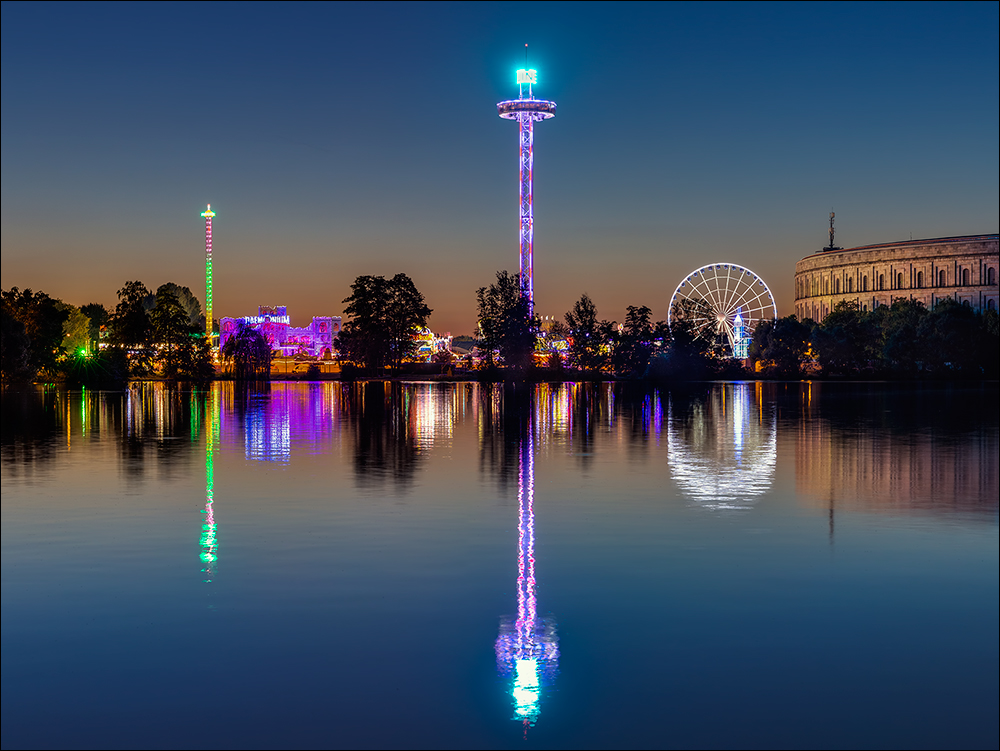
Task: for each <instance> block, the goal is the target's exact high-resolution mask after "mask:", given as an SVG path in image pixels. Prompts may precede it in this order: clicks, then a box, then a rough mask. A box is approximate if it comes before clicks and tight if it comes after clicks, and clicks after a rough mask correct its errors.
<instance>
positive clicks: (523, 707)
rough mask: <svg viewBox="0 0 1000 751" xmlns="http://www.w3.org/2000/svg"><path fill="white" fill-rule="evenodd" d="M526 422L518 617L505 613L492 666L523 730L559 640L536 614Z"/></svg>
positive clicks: (551, 670)
mask: <svg viewBox="0 0 1000 751" xmlns="http://www.w3.org/2000/svg"><path fill="white" fill-rule="evenodd" d="M533 443H534V441H533V431H532V426H531V424H530V423H529V425H528V429H527V435H526V436H525V437H524V438H523V439H522V441H521V446H520V458H519V462H518V473H517V507H518V520H517V620H515V621H513V622H512V621H511V619H510V618H509V617H508V618H504V619H503V620H502V621H501V622H500V635H499V636H498V637H497V641H496V653H497V669H498V670H499V672H500V675H502V676H503V677H504V678H512V679H513V686H512V687H511V695H512V697H513V699H514V717H513V718H512V719H514V720H519V721H521V722H523V723H524V727H525V732H527V728H528V726H530V725H534V724H535V720H537V719H538V713H539V706H538V705H539V699H540V698H541V688H542V681H543V680H544V681H549V680H551V679H552V678H554V677H555V675H556V672H557V669H558V663H559V642H558V637H557V636H556V627H555V621H554V620H553V619H551V618H545V619H540V618H539V617H538V603H537V599H536V596H535V511H534V499H535V464H534V461H535V460H534V452H533V448H534V445H533Z"/></svg>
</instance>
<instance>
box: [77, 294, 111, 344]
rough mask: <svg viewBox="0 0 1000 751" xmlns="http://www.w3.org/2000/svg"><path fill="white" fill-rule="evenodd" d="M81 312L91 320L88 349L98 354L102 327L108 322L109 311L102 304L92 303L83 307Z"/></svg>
mask: <svg viewBox="0 0 1000 751" xmlns="http://www.w3.org/2000/svg"><path fill="white" fill-rule="evenodd" d="M80 311H81V312H82V313H83V314H84V315H85V316H87V318H88V319H89V320H90V343H89V346H88V347H87V349H88V350H90V351H91V352H97V350H98V349H99V348H100V344H101V327H102V326H103V325H104V324H106V323H107V322H108V315H109V314H108V309H107V308H105V307H104V306H103V305H101V304H100V303H96V302H92V303H89V304H87V305H84V306H82V307H81V308H80Z"/></svg>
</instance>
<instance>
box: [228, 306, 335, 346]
mask: <svg viewBox="0 0 1000 751" xmlns="http://www.w3.org/2000/svg"><path fill="white" fill-rule="evenodd" d="M340 320H341V319H340V316H313V319H312V323H311V324H310V325H308V326H305V327H304V328H295V327H293V326H291V325H290V322H291V319H290V317H289V315H288V309H287V307H286V306H284V305H278V306H275V307H273V308H272V307H268V306H265V305H261V306H260V307H259V308H258V309H257V315H255V316H244V317H243V318H223V319H222V321H221V322H220V324H219V327H220V331H219V347H220V348H221V347H225V346H226V341H227V340H228V339H229V337H231V336H232V335H233V334H234V333H236V328H237V326H238V325H239V324H240V323H241V322H243V323H248V324H250V325H251V326H253V327H254V328H255V329H257V331H259V332H260V333H261V334H262V335H263V336H264V339H265V340H266V341H267V344H268V346H269V347H270V348H271V350H272V351H276V352H277V353H278V355H280V356H282V357H290V356H292V355H305V356H307V357H317V358H319V357H331V356H333V353H334V347H333V340H334V339H335V338H336V337H337V335H338V334H340Z"/></svg>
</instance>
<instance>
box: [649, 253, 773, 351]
mask: <svg viewBox="0 0 1000 751" xmlns="http://www.w3.org/2000/svg"><path fill="white" fill-rule="evenodd" d="M682 300H695V301H704V302H705V303H706V304H705V305H702V306H698V307H696V308H694V309H693V311H692V312H693V318H692V320H693V322H694V324H695V331H696V332H698V333H700V332H702V331H704V330H705V328H707V327H712V329H713V330H714V331H715V333H716V334H717V335H721V334H725V335H726V338H727V339H728V340H729V346H730V348H731V351H732V355H733V357H739V358H743V357H746V356H747V347H748V346H749V344H750V338H751V335H752V334H753V330H754V327H755V326H756V325H757V323H758V322H760V321H761V320H763V319H765V318H770V319H775V318H777V317H778V308H777V306H776V305H775V304H774V296H773V295H771V290H770V289H768V287H767V284H765V283H764V280H763V279H761V278H760V277H759V276H757V274H755V273H754V272H752V271H751V270H750V269H747V268H744V267H742V266H739V265H737V264H735V263H713V264H709V265H708V266H702V267H701V268H700V269H697V270H696V271H692V272H691V273H690V274H688V275H687V276H686V277H685V278H684V279H683V280H681V283H680V284H678V285H677V289H675V290H674V296H673V297H671V298H670V308H669V309H668V311H667V323H668V324H670V325H673V319H674V315H675V305H676V304H677V303H679V302H681V301H682Z"/></svg>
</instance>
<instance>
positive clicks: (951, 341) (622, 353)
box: [0, 271, 1000, 384]
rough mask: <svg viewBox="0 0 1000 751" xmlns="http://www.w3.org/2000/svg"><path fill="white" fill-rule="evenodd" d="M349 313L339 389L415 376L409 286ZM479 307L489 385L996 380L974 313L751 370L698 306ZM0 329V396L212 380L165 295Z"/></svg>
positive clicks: (769, 340)
mask: <svg viewBox="0 0 1000 751" xmlns="http://www.w3.org/2000/svg"><path fill="white" fill-rule="evenodd" d="M343 303H344V305H345V307H344V313H345V315H346V316H348V317H349V319H348V321H347V322H346V324H345V325H344V326H343V329H342V331H341V332H340V334H339V336H338V337H337V339H336V340H335V345H336V349H337V357H338V359H339V360H340V363H341V366H342V372H343V374H344V376H346V377H351V376H352V375H354V374H361V375H369V376H371V375H375V376H384V375H388V374H392V373H400V372H403V371H405V370H406V369H407V368H409V367H410V365H409V364H410V363H411V362H412V361H413V360H414V359H416V354H417V347H418V342H417V340H416V338H415V335H416V333H417V332H419V331H420V330H422V329H423V328H424V327H426V325H427V320H428V318H429V317H430V315H431V312H432V310H431V308H429V307H428V306H427V304H426V302H425V300H424V296H423V294H422V293H421V292H420V291H419V290H418V289H417V287H416V285H415V284H414V283H413V280H412V279H410V278H409V277H408V276H407V275H406V274H396V275H395V276H393V277H391V278H386V277H384V276H371V275H363V276H359V277H357V278H356V279H355V281H354V283H353V284H352V285H351V294H350V295H349V296H348V297H347V298H345V299H344V300H343ZM476 303H477V313H478V325H477V331H476V334H475V337H474V339H475V344H476V347H477V349H478V352H479V355H480V357H479V363H478V367H479V368H480V369H481V371H482V373H481V376H482V377H484V378H497V379H511V378H513V379H518V378H524V377H530V376H531V375H532V374H534V375H535V376H537V377H551V376H553V375H555V374H558V375H557V377H566V378H581V377H582V378H617V379H631V380H637V379H645V380H653V381H671V380H700V379H712V378H746V377H776V378H799V377H803V376H809V377H813V376H818V375H823V376H833V377H842V376H848V377H850V376H854V377H872V376H876V377H892V378H899V377H914V376H921V375H928V376H932V377H938V376H940V377H953V376H963V377H980V378H981V377H986V378H996V377H997V375H998V369H1000V338H998V324H997V320H998V319H997V313H996V311H984V312H977V311H974V310H972V309H971V308H970V307H969V306H966V305H961V304H959V303H957V302H955V301H954V300H948V299H946V300H943V301H941V302H940V303H938V304H937V305H936V306H935V307H934V308H933V309H932V310H928V309H927V308H926V307H924V305H923V304H921V303H919V302H915V301H911V300H897V301H895V302H894V303H893V304H892V305H891V306H882V307H878V308H875V309H874V310H871V311H863V310H861V309H860V308H859V306H858V305H857V303H853V302H841V303H839V304H838V305H837V306H836V307H835V308H834V310H833V311H832V312H831V313H830V314H829V315H827V316H826V318H824V319H823V320H822V321H820V322H818V323H817V322H815V321H812V320H808V319H807V320H803V321H800V320H798V319H797V318H796V317H795V316H786V317H784V318H779V319H777V320H773V321H772V320H764V321H761V322H759V323H758V324H757V326H756V327H755V329H754V331H753V335H752V341H751V343H750V347H749V357H748V359H747V360H746V361H739V360H734V359H733V358H732V357H731V356H730V354H731V352H730V345H729V342H728V340H727V339H726V337H725V336H724V335H722V334H720V332H718V331H715V330H714V329H712V328H710V327H702V326H700V325H699V324H698V323H697V321H704V320H705V319H706V318H714V314H712V312H711V309H710V308H709V307H708V305H707V303H705V302H704V301H701V300H690V299H688V300H683V301H681V302H680V303H678V304H676V305H675V307H674V308H673V310H672V311H671V325H669V326H668V325H667V322H666V321H662V320H661V321H654V320H653V319H652V312H651V309H650V308H649V307H647V306H645V305H629V306H628V307H627V309H626V312H625V320H624V321H623V322H621V323H618V322H616V321H609V320H607V319H605V318H601V317H600V316H599V314H598V311H597V306H596V305H595V304H594V302H593V300H592V299H591V298H590V297H589V296H588V295H587V294H586V293H584V294H583V295H581V297H580V299H579V300H577V301H576V302H575V303H574V304H573V306H572V308H571V309H570V310H569V311H567V312H566V314H565V315H564V316H563V320H561V321H552V322H546V324H545V325H544V326H543V325H542V322H541V321H540V320H539V318H538V317H537V316H536V315H534V312H533V310H532V307H531V302H530V301H529V300H528V298H527V296H526V295H525V293H524V290H523V289H522V286H521V281H520V277H519V275H518V274H511V273H509V272H507V271H498V272H497V273H496V280H495V281H494V282H493V283H492V284H490V285H489V286H484V287H480V288H479V289H478V290H476ZM0 317H2V320H0V325H2V353H0V360H2V378H3V381H4V383H9V382H14V381H25V380H34V379H37V378H40V377H42V378H44V377H64V378H66V379H67V380H69V381H70V382H79V383H87V384H107V383H121V382H124V381H125V380H127V379H128V378H132V377H146V376H149V375H152V374H154V373H157V374H160V375H162V376H164V377H167V378H177V379H192V380H204V379H210V378H213V377H215V375H216V372H215V365H214V360H213V354H212V350H211V342H210V340H209V339H208V338H206V337H205V335H204V320H205V319H204V316H203V315H202V313H201V305H200V303H199V301H198V300H197V298H195V297H194V295H192V294H191V292H190V290H189V289H187V288H186V287H180V286H178V285H176V284H173V283H168V284H164V285H161V286H160V287H159V288H157V290H156V291H155V292H151V291H150V290H149V289H147V288H146V286H145V285H143V284H142V283H141V282H138V281H131V282H126V283H125V285H124V286H123V287H122V288H121V289H120V290H118V304H117V305H116V306H115V308H114V309H113V310H108V309H106V308H105V307H104V306H102V305H100V304H98V303H92V304H89V305H84V306H82V307H80V308H77V307H74V306H72V305H68V304H66V303H64V302H63V301H61V300H57V299H53V298H50V297H49V296H48V295H46V294H44V293H42V292H32V291H31V290H30V289H28V290H23V291H22V290H19V289H18V288H16V287H14V288H12V289H10V290H7V291H3V292H2V294H0ZM102 331H103V335H102ZM99 344H100V345H102V346H99ZM219 354H220V356H221V359H222V361H223V363H225V364H226V365H227V367H228V370H229V372H230V374H231V375H232V376H233V377H234V378H236V379H239V380H260V379H267V378H269V377H270V372H271V361H272V358H273V356H274V353H273V352H272V351H271V350H270V348H269V347H268V345H267V342H266V340H265V339H264V337H263V336H262V335H261V334H260V332H259V331H257V330H256V329H255V328H254V327H252V326H250V325H247V324H243V325H240V326H239V327H238V329H237V331H236V332H235V333H234V335H233V336H231V337H229V338H228V340H227V342H226V344H225V345H224V346H223V348H222V350H221V351H220V353H219Z"/></svg>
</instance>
